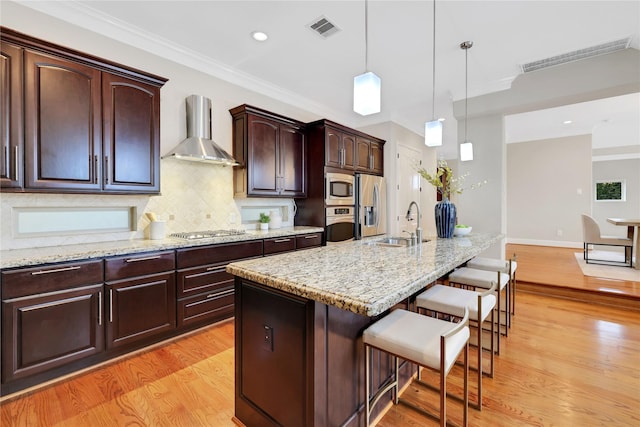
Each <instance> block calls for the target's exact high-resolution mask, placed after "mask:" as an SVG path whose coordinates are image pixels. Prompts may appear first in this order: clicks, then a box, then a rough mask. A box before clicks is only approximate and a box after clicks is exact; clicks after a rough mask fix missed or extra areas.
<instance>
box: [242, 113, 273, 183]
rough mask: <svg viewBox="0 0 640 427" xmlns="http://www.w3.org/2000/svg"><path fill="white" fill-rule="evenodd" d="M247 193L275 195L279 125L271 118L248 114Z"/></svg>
mask: <svg viewBox="0 0 640 427" xmlns="http://www.w3.org/2000/svg"><path fill="white" fill-rule="evenodd" d="M248 126H249V130H248V132H249V141H248V150H247V151H248V153H247V154H248V159H247V163H248V165H247V173H248V188H247V195H252V196H260V195H263V196H264V195H267V196H277V195H278V171H279V151H278V140H279V134H280V127H279V125H278V123H275V122H273V121H271V120H268V119H264V118H262V117H257V116H253V115H249V123H248Z"/></svg>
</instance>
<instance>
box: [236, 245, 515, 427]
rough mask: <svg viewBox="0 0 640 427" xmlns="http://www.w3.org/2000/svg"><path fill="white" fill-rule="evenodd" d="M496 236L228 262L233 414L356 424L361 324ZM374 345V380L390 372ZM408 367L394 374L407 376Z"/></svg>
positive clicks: (265, 421)
mask: <svg viewBox="0 0 640 427" xmlns="http://www.w3.org/2000/svg"><path fill="white" fill-rule="evenodd" d="M502 237H503V236H501V235H497V234H485V233H473V234H470V235H468V236H465V237H455V238H452V239H438V238H435V237H434V238H432V239H431V240H430V241H426V242H423V243H421V244H418V245H415V246H405V245H394V244H388V243H384V242H383V241H382V240H383V237H382V236H379V237H377V238H371V239H365V240H359V241H353V242H347V243H343V244H339V245H333V246H326V247H322V248H315V249H309V250H305V251H299V252H293V253H287V254H283V255H278V256H274V257H270V258H263V259H253V260H248V261H241V262H236V263H232V264H229V265H228V266H227V271H228V272H229V273H231V274H233V275H235V276H236V279H235V287H236V301H235V328H236V333H235V342H236V347H235V349H236V352H235V366H236V374H235V375H236V378H235V380H236V382H235V384H236V385H235V417H236V419H237V421H239V422H240V423H242V424H244V425H247V426H249V425H267V426H269V425H273V426H276V425H284V426H336V425H340V426H342V425H344V426H362V425H364V423H365V421H364V415H363V413H362V408H363V405H364V396H365V393H364V384H365V379H364V353H363V348H362V342H361V334H362V330H363V329H364V328H366V326H367V325H369V324H370V323H371V322H372V321H374V320H375V319H376V318H378V317H379V316H381V315H384V314H385V313H386V312H388V310H390V309H392V308H394V307H396V306H405V307H406V304H407V301H409V299H410V298H411V297H412V296H413V295H415V294H416V293H418V292H420V291H421V290H422V289H423V288H424V287H425V286H426V285H427V284H429V283H431V282H433V281H434V280H436V279H437V278H439V277H441V276H443V275H445V274H447V273H448V272H450V271H451V270H453V269H454V268H456V267H457V266H459V265H462V264H464V263H465V262H466V261H468V260H469V259H471V258H473V257H474V256H476V255H478V254H480V253H481V252H483V251H484V250H486V249H488V248H489V247H490V246H491V245H493V244H495V243H497V242H499V241H500V240H501V239H502ZM376 353H377V352H374V355H373V359H372V360H374V366H376V367H377V368H376V371H375V372H374V374H373V378H372V380H373V381H372V384H373V387H374V388H377V387H379V386H381V385H382V384H384V383H385V382H386V380H387V379H388V377H389V375H390V372H391V366H390V359H389V358H388V357H387V356H382V355H381V354H376ZM411 369H412V367H411V366H410V365H409V364H406V365H405V366H404V368H403V370H402V372H401V374H402V375H401V376H402V378H403V379H404V381H405V382H406V381H408V380H409V378H410V376H411V375H412V374H413V372H412V370H411ZM380 409H381V410H383V409H384V408H383V406H380ZM374 416H375V414H374Z"/></svg>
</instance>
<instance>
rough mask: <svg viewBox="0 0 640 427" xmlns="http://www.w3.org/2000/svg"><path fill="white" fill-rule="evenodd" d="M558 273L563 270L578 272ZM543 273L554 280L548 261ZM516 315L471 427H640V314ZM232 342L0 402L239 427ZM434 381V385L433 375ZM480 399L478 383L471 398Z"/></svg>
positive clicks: (91, 416) (55, 420) (577, 309)
mask: <svg viewBox="0 0 640 427" xmlns="http://www.w3.org/2000/svg"><path fill="white" fill-rule="evenodd" d="M509 249H511V248H509ZM516 249H518V250H519V254H518V255H519V258H518V261H519V266H518V269H519V270H518V274H519V278H520V280H523V277H522V276H524V277H525V278H527V281H529V280H532V279H529V277H528V276H527V273H525V272H526V271H527V270H528V268H529V263H530V262H533V261H534V258H535V257H534V255H526V256H525V255H524V253H525V252H524V251H521V250H520V248H516ZM554 249H557V248H554ZM507 253H510V252H507ZM553 268H555V267H553ZM558 268H559V270H557V271H558V272H557V273H556V274H562V275H564V276H566V277H567V278H568V277H570V276H571V275H572V274H573V273H571V272H568V271H565V270H563V269H562V268H561V267H558ZM531 269H532V271H539V270H541V269H540V268H536V267H532V268H531ZM543 270H544V271H545V272H544V274H547V275H553V274H554V273H551V272H550V270H551V267H550V266H549V265H548V264H545V268H544V269H543ZM580 276H581V272H580ZM571 280H574V279H571ZM575 280H578V279H577V278H575ZM578 281H579V280H578ZM634 286H635V285H634ZM516 310H517V311H516V316H515V317H514V318H513V324H512V328H511V330H510V332H509V337H508V338H506V339H503V341H502V349H501V354H500V356H498V357H497V358H496V375H495V377H494V378H485V379H484V380H483V387H484V388H483V396H484V404H485V405H484V407H483V410H482V411H481V412H479V411H476V410H473V409H470V410H469V415H470V420H469V424H470V425H471V426H492V427H493V426H525V425H527V426H551V425H558V426H600V425H606V426H637V425H640V411H639V410H638V408H640V363H638V361H639V360H640V315H639V314H638V312H635V311H633V310H629V309H625V308H619V307H615V306H607V305H599V304H598V305H595V304H592V303H588V302H581V301H573V300H567V299H560V298H554V297H549V296H545V295H538V294H532V293H529V292H520V293H518V300H517V308H516ZM233 334H234V331H233V320H230V321H226V322H223V323H220V324H217V325H213V326H211V327H208V328H205V329H202V330H200V331H197V332H196V333H193V334H191V335H189V336H187V337H183V338H180V339H176V340H173V341H171V342H168V343H165V344H163V345H160V346H157V347H155V348H153V349H150V350H149V351H145V352H140V353H138V354H137V355H135V356H130V357H124V358H122V359H120V360H118V361H115V362H112V363H109V364H107V365H105V366H102V367H98V368H94V369H91V370H88V371H87V372H85V373H82V374H80V375H75V376H72V377H71V378H69V379H66V380H63V381H58V382H54V383H52V384H49V385H47V386H45V387H40V388H39V389H35V390H32V391H29V392H26V393H22V394H19V395H14V396H8V397H7V398H5V399H3V401H2V402H1V403H0V425H2V426H3V427H8V426H64V427H67V426H69V427H75V426H78V427H80V426H82V427H85V426H124V425H130V426H172V427H174V426H185V427H192V426H193V427H197V426H234V423H233V422H232V421H231V418H232V416H233V387H234V376H233V375H234V374H233ZM472 355H473V352H472ZM472 360H473V359H472ZM424 377H425V378H426V379H427V380H431V374H426V375H425V376H424ZM449 377H450V382H449V391H450V392H452V393H456V392H457V391H459V390H460V385H461V377H460V369H459V368H457V367H456V368H454V370H453V371H452V372H451V373H450V375H449ZM475 391H476V386H475V379H474V377H471V378H470V393H471V395H472V398H473V397H474V394H475ZM403 397H404V398H406V399H407V400H410V401H414V402H417V403H418V404H421V405H423V406H427V407H430V406H432V405H433V407H435V405H437V404H438V398H437V394H435V393H434V392H432V391H429V390H427V389H424V388H422V387H421V386H418V385H415V383H414V384H412V385H410V386H409V387H408V388H407V389H406V391H405V392H404V394H403ZM448 408H449V417H450V419H451V420H452V421H454V422H458V423H459V422H460V421H461V418H460V409H461V407H460V404H458V403H457V402H455V401H451V400H450V402H449V405H448ZM430 425H437V423H435V422H434V421H432V420H430V419H429V418H426V417H424V416H423V415H421V414H419V413H418V412H416V411H414V410H413V409H411V408H409V407H407V406H405V405H402V404H401V405H397V406H393V405H392V406H391V408H390V409H389V411H388V412H387V413H386V414H385V416H384V417H383V418H382V420H380V423H379V426H382V427H390V426H430Z"/></svg>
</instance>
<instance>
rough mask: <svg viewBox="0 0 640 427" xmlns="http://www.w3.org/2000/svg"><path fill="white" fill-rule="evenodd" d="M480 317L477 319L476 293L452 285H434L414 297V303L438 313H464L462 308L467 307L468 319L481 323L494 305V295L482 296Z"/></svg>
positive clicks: (460, 315) (459, 314) (461, 314)
mask: <svg viewBox="0 0 640 427" xmlns="http://www.w3.org/2000/svg"><path fill="white" fill-rule="evenodd" d="M481 301H482V305H481V307H480V309H481V311H482V319H478V293H477V292H474V291H467V290H465V289H460V288H454V287H452V286H445V285H434V286H432V287H430V288H429V289H427V290H426V291H424V292H423V293H421V294H420V295H418V296H417V298H416V305H417V306H418V307H422V308H424V309H427V310H433V311H437V312H439V313H447V314H452V315H454V316H457V317H462V316H463V315H464V308H465V307H466V308H467V309H469V319H471V320H475V321H477V322H480V323H482V322H483V321H484V320H485V319H486V318H487V317H488V316H489V314H491V310H493V308H494V307H495V306H496V296H495V295H486V296H485V297H483V298H482V300H481Z"/></svg>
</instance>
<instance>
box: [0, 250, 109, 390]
mask: <svg viewBox="0 0 640 427" xmlns="http://www.w3.org/2000/svg"><path fill="white" fill-rule="evenodd" d="M102 274H103V269H102V260H99V261H89V262H81V263H69V264H58V265H54V266H48V267H37V268H26V269H20V270H16V271H11V272H2V382H3V383H5V382H8V381H13V380H17V379H21V378H25V377H28V376H31V375H35V374H38V373H42V372H45V371H48V370H51V369H54V368H58V367H60V366H63V365H66V364H69V363H71V362H74V361H77V360H80V359H83V358H86V357H89V356H91V355H95V354H98V353H100V352H102V351H103V350H104V333H103V322H104V312H103V305H102V303H103V283H102V280H103V276H102Z"/></svg>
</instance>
